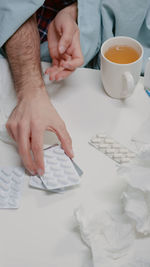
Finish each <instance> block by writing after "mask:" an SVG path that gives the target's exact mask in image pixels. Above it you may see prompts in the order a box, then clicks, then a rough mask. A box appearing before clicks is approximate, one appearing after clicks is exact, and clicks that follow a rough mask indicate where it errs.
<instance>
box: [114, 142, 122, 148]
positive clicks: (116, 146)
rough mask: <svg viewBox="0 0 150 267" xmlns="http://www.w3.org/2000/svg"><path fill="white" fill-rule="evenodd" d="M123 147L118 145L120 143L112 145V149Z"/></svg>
mask: <svg viewBox="0 0 150 267" xmlns="http://www.w3.org/2000/svg"><path fill="white" fill-rule="evenodd" d="M120 147H121V146H120V144H118V143H114V144H112V148H120Z"/></svg>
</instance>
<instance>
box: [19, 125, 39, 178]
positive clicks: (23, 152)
mask: <svg viewBox="0 0 150 267" xmlns="http://www.w3.org/2000/svg"><path fill="white" fill-rule="evenodd" d="M17 143H18V150H19V154H20V156H21V159H22V161H23V164H24V166H25V168H26V169H27V170H28V171H29V172H30V173H31V174H33V175H34V174H35V173H36V166H35V164H34V160H33V158H32V156H31V152H30V131H29V128H28V129H27V128H26V129H25V128H23V127H20V128H19V129H18V140H17Z"/></svg>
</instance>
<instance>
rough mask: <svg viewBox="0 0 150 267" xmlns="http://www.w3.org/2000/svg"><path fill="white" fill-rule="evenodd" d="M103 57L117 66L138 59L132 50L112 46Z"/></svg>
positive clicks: (128, 47)
mask: <svg viewBox="0 0 150 267" xmlns="http://www.w3.org/2000/svg"><path fill="white" fill-rule="evenodd" d="M104 55H105V57H106V58H107V59H108V60H110V61H112V62H114V63H118V64H129V63H132V62H134V61H136V60H137V59H138V58H139V57H140V55H139V53H138V52H137V51H136V50H135V49H134V48H132V47H130V46H126V45H115V46H112V47H110V48H109V49H108V50H107V51H106V52H105V54H104Z"/></svg>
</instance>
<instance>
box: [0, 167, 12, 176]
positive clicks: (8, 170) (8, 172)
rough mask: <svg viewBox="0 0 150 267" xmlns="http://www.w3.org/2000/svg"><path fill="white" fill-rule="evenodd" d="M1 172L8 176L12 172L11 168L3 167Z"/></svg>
mask: <svg viewBox="0 0 150 267" xmlns="http://www.w3.org/2000/svg"><path fill="white" fill-rule="evenodd" d="M1 172H2V173H3V174H5V175H8V176H10V175H11V174H12V168H4V169H2V170H1Z"/></svg>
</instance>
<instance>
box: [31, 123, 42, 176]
mask: <svg viewBox="0 0 150 267" xmlns="http://www.w3.org/2000/svg"><path fill="white" fill-rule="evenodd" d="M31 148H32V152H33V156H34V161H35V164H36V171H37V173H38V175H40V176H41V175H43V174H44V155H43V131H42V130H38V129H35V128H34V129H32V133H31Z"/></svg>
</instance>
